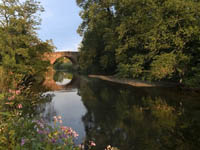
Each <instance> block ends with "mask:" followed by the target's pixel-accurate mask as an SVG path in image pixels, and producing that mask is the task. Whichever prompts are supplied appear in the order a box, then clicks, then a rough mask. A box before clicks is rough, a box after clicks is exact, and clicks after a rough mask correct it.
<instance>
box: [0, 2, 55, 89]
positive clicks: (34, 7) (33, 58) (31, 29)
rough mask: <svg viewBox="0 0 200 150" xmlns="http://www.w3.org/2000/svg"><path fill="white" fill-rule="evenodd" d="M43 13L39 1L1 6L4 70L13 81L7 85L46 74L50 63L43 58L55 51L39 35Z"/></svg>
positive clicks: (0, 47)
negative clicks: (46, 53) (40, 16)
mask: <svg viewBox="0 0 200 150" xmlns="http://www.w3.org/2000/svg"><path fill="white" fill-rule="evenodd" d="M41 11H44V10H43V8H42V7H41V6H40V3H39V2H37V1H35V0H26V1H24V2H21V1H20V0H2V1H1V2H0V58H1V59H0V67H1V70H3V72H4V74H6V75H9V77H10V78H7V79H8V80H9V81H6V82H15V83H16V84H15V85H17V84H18V83H20V82H22V80H24V79H25V78H26V77H27V76H35V75H36V74H38V73H41V72H43V71H45V70H46V67H47V65H48V62H45V61H42V56H43V54H44V53H45V52H47V51H51V50H52V48H53V47H52V44H50V42H49V41H46V42H43V41H41V40H40V39H39V38H38V37H37V34H36V30H37V29H38V25H40V18H39V16H38V12H41ZM13 80H14V81H13Z"/></svg>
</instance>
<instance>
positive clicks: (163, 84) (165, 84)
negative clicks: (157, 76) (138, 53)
mask: <svg viewBox="0 0 200 150" xmlns="http://www.w3.org/2000/svg"><path fill="white" fill-rule="evenodd" d="M88 77H90V78H98V79H101V80H106V81H110V82H115V83H120V84H127V85H130V86H135V87H178V86H180V84H177V83H170V82H147V81H141V80H134V79H123V78H116V77H114V76H104V75H88Z"/></svg>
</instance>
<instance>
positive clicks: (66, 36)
mask: <svg viewBox="0 0 200 150" xmlns="http://www.w3.org/2000/svg"><path fill="white" fill-rule="evenodd" d="M39 1H40V2H41V4H42V6H43V7H44V9H45V12H43V13H42V14H41V18H42V24H41V26H40V30H38V34H39V37H40V38H41V39H42V40H48V39H52V40H53V42H54V45H55V46H56V47H57V50H70V51H77V47H78V45H79V44H80V42H81V39H82V38H81V37H80V36H79V35H78V33H77V32H76V30H77V28H78V26H79V24H80V23H81V18H80V17H79V12H80V9H79V8H78V6H77V5H76V0H39Z"/></svg>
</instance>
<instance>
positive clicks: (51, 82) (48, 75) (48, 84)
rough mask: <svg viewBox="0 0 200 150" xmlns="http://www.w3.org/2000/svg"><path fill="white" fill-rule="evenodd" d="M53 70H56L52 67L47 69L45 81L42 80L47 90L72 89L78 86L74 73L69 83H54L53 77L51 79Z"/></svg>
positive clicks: (78, 82)
mask: <svg viewBox="0 0 200 150" xmlns="http://www.w3.org/2000/svg"><path fill="white" fill-rule="evenodd" d="M55 72H56V71H55V70H54V69H53V68H51V69H49V71H48V72H47V73H46V78H45V81H44V82H43V85H44V86H45V87H46V88H47V89H48V90H49V91H61V90H69V91H72V90H73V89H76V88H78V87H79V85H80V80H79V78H78V77H77V76H76V75H74V76H73V78H72V80H71V81H70V82H69V83H67V84H66V85H58V84H56V81H54V79H53V77H54V74H55Z"/></svg>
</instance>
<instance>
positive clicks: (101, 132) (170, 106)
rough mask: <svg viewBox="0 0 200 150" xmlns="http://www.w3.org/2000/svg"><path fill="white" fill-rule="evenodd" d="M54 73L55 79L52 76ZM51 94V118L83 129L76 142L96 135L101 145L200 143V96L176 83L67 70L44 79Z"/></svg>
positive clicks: (131, 148)
mask: <svg viewBox="0 0 200 150" xmlns="http://www.w3.org/2000/svg"><path fill="white" fill-rule="evenodd" d="M53 79H54V80H53ZM44 85H45V86H46V87H47V88H48V91H47V92H45V93H44V95H46V94H50V95H51V96H52V100H51V101H50V102H47V103H45V104H42V105H43V106H42V108H43V109H44V110H43V111H42V113H41V116H43V117H44V118H45V119H46V120H47V121H48V123H49V124H52V123H53V116H62V120H63V125H66V126H70V127H72V128H73V129H74V130H76V131H77V132H78V134H79V137H78V139H77V140H76V142H75V143H76V144H80V143H83V142H85V141H90V140H92V141H94V142H95V143H96V147H95V148H94V149H96V150H104V149H105V147H106V146H107V145H112V146H114V147H117V148H118V149H120V150H173V149H176V150H197V149H199V147H200V117H199V116H200V99H199V96H198V95H195V94H192V93H191V92H187V91H180V90H178V89H175V88H156V87H146V88H140V87H132V86H128V85H122V84H117V83H111V82H108V81H103V80H100V79H92V78H88V77H84V76H79V75H72V74H69V73H64V72H56V73H55V72H54V71H52V72H51V73H49V77H48V78H47V80H46V81H45V82H44Z"/></svg>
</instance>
